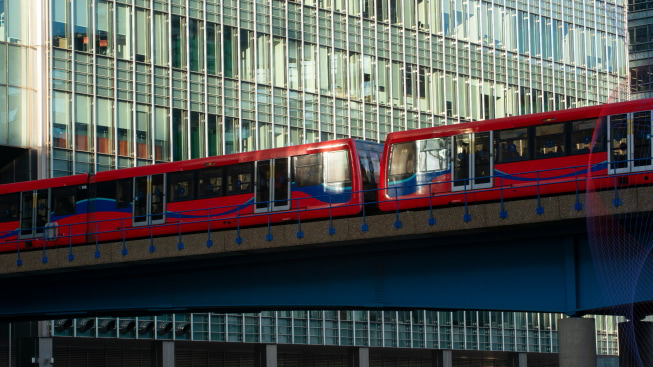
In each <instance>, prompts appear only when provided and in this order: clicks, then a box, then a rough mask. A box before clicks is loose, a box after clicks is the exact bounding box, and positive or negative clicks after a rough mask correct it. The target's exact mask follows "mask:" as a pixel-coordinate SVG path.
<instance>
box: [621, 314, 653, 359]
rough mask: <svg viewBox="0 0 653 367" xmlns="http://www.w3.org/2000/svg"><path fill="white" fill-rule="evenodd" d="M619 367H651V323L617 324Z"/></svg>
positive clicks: (652, 350) (652, 324) (652, 354)
mask: <svg viewBox="0 0 653 367" xmlns="http://www.w3.org/2000/svg"><path fill="white" fill-rule="evenodd" d="M619 366H620V367H644V366H653V322H644V321H639V320H637V321H629V322H621V323H619Z"/></svg>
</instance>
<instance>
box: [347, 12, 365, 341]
mask: <svg viewBox="0 0 653 367" xmlns="http://www.w3.org/2000/svg"><path fill="white" fill-rule="evenodd" d="M358 9H359V18H358V21H359V22H360V27H359V28H358V31H359V32H360V60H358V63H359V64H360V65H358V67H359V68H360V71H361V73H360V89H359V93H358V94H359V98H360V101H361V109H362V114H361V125H362V126H361V127H362V129H363V140H365V138H366V137H367V131H366V130H367V126H366V125H365V118H366V117H367V113H366V109H365V70H364V68H363V65H364V64H365V38H364V34H365V30H364V29H363V24H364V22H363V0H360V2H359V4H358ZM350 136H351V135H350ZM367 316H368V320H369V313H368V315H367ZM369 334H370V332H369V328H368V330H367V335H368V343H367V345H368V346H369V345H370V343H369Z"/></svg>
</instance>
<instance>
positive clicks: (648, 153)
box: [378, 99, 653, 211]
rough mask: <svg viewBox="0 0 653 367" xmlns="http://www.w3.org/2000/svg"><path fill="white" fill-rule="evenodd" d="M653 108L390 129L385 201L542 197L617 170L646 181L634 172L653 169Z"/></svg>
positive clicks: (605, 182)
mask: <svg viewBox="0 0 653 367" xmlns="http://www.w3.org/2000/svg"><path fill="white" fill-rule="evenodd" d="M651 110H653V99H646V100H637V101H631V102H623V103H614V104H606V105H600V106H592V107H584V108H577V109H569V110H562V111H554V112H546V113H539V114H534V115H525V116H517V117H508V118H502V119H496V120H489V121H478V122H470V123H464V124H457V125H448V126H441V127H434V128H427V129H420V130H411V131H404V132H396V133H391V134H389V135H388V138H387V139H386V142H385V146H384V152H383V161H382V165H381V178H380V187H379V188H380V190H379V192H378V202H379V206H380V208H381V210H386V211H387V210H396V209H397V208H399V209H408V208H419V207H429V206H431V205H432V206H440V205H450V204H456V203H462V202H464V201H465V200H466V201H467V202H478V201H491V200H498V199H499V198H500V197H501V195H503V197H504V198H514V197H525V196H535V195H536V194H537V191H538V186H539V193H540V195H547V194H555V193H563V192H575V190H576V186H577V185H579V188H580V189H581V190H585V188H586V185H591V186H592V187H593V188H594V189H602V188H606V187H612V186H613V185H614V183H615V179H614V178H612V177H611V175H615V174H622V175H623V174H628V175H627V177H622V178H621V179H620V180H619V184H621V185H623V184H630V185H636V184H642V183H647V182H648V179H649V177H650V174H648V175H644V174H642V175H640V174H633V173H636V172H644V171H651V170H653V165H652V160H651V157H653V145H652V144H651V134H652V131H651V126H652V111H651ZM536 171H537V172H536ZM588 177H591V178H592V179H591V180H587V178H588ZM576 181H578V182H576ZM501 187H503V190H499V189H497V188H501Z"/></svg>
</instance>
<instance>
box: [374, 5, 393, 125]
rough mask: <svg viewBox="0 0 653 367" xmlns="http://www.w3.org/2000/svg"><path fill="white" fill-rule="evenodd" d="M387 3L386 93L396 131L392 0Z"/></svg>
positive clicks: (391, 122) (391, 120)
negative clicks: (391, 17)
mask: <svg viewBox="0 0 653 367" xmlns="http://www.w3.org/2000/svg"><path fill="white" fill-rule="evenodd" d="M386 4H387V6H388V24H387V25H386V30H387V31H388V33H387V34H386V36H387V41H388V50H387V51H389V53H390V57H388V64H387V65H386V67H387V68H389V70H388V71H387V75H389V76H390V77H389V78H388V93H386V95H387V96H388V97H389V98H388V102H389V103H388V107H389V108H390V121H389V122H390V132H394V130H395V123H394V120H395V119H394V117H395V111H394V110H395V108H394V102H393V100H392V98H393V97H394V96H393V95H392V85H393V83H392V60H393V59H392V25H391V22H390V16H391V15H390V12H391V10H390V9H391V5H390V0H387V2H386ZM377 33H378V32H377Z"/></svg>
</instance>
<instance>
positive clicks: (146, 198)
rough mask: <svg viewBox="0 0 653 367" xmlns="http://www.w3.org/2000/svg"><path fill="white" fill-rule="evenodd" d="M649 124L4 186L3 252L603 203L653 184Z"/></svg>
mask: <svg viewBox="0 0 653 367" xmlns="http://www.w3.org/2000/svg"><path fill="white" fill-rule="evenodd" d="M652 110H653V99H647V100H638V101H633V102H624V103H615V104H606V105H601V106H595V107H585V108H578V109H572V110H563V111H555V112H547V113H540V114H535V115H528V116H518V117H509V118H503V119H497V120H490V121H479V122H472V123H465V124H458V125H449V126H442V127H436V128H428V129H421V130H412V131H406V132H397V133H391V134H389V135H388V138H387V140H386V142H385V147H382V146H381V145H379V144H375V143H371V142H365V141H359V140H353V139H345V140H335V141H329V142H321V143H314V144H306V145H300V146H293V147H287V148H278V149H269V150H262V151H256V152H249V153H241V154H231V155H226V156H221V157H211V158H203V159H195V160H190V161H184V162H172V163H164V164H158V165H154V166H147V167H136V168H129V169H121V170H116V171H109V172H101V173H98V174H96V175H76V176H70V177H63V178H53V179H45V180H38V181H31V182H21V183H16V184H8V185H2V186H0V251H15V250H16V249H17V248H20V249H29V248H40V247H42V246H44V245H46V244H47V245H48V246H65V245H69V244H79V243H88V242H91V243H92V242H95V241H98V242H105V241H115V240H119V239H122V238H126V239H127V238H143V237H149V236H150V235H152V236H158V235H166V234H176V233H179V232H182V233H185V232H197V231H206V230H207V229H208V228H209V226H210V228H211V229H220V228H227V227H235V226H236V225H241V226H251V225H261V224H266V223H268V220H269V221H270V222H281V221H284V220H292V221H294V220H296V219H297V218H298V215H300V216H301V219H302V220H306V219H319V218H328V217H329V216H330V215H332V216H349V215H356V214H359V213H360V211H361V209H362V207H363V205H362V204H366V205H370V206H375V207H377V208H378V209H380V210H382V211H394V210H396V209H409V208H417V207H428V206H429V205H433V206H439V205H449V204H456V203H461V202H463V200H468V201H469V202H474V201H489V200H497V199H499V197H500V195H503V197H504V198H511V197H521V196H531V195H536V192H537V190H539V193H540V194H541V195H546V194H553V193H561V192H573V191H575V190H576V187H577V186H576V185H580V188H581V189H583V190H584V189H585V187H586V185H592V186H593V187H594V188H598V189H601V188H605V187H612V185H614V184H615V180H614V178H613V177H611V176H613V175H615V174H623V173H629V175H627V176H621V177H619V179H618V183H619V184H621V185H623V184H630V185H637V184H643V183H647V182H648V180H649V174H630V173H633V172H635V173H638V172H645V171H646V172H647V171H653V162H652V158H651V157H653V144H652V141H651V134H652V130H651V127H652V123H653V117H652V116H653V111H652ZM590 176H592V177H594V178H596V177H600V179H598V180H594V179H593V180H586V178H588V177H590ZM538 187H539V188H538ZM497 188H503V190H497ZM363 190H365V191H363ZM297 209H301V210H299V211H298V210H297ZM258 213H270V214H268V215H257V214H258ZM71 234H72V236H71Z"/></svg>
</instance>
